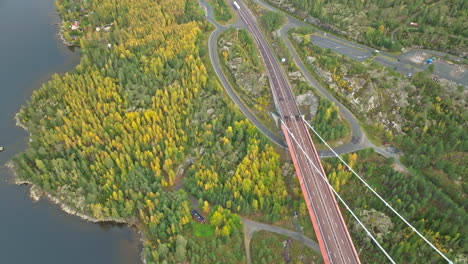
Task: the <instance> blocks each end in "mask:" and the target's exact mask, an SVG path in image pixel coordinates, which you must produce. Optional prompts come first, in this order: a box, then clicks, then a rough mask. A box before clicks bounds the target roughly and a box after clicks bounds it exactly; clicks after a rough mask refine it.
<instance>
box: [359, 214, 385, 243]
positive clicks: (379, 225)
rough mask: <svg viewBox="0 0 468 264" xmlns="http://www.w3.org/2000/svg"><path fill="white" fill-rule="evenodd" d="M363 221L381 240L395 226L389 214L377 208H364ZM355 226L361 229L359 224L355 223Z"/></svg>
mask: <svg viewBox="0 0 468 264" xmlns="http://www.w3.org/2000/svg"><path fill="white" fill-rule="evenodd" d="M361 221H362V223H363V224H364V225H365V226H366V227H367V228H368V229H370V231H371V232H372V233H373V235H374V236H376V238H377V239H378V240H380V241H381V240H382V238H383V237H384V236H385V235H387V234H388V233H389V232H390V231H391V230H392V229H393V226H394V225H393V223H392V220H391V219H390V217H389V216H387V215H386V214H384V213H382V212H379V211H376V210H375V209H371V210H369V211H368V210H363V212H362V213H361ZM354 228H356V229H359V230H361V227H360V226H358V224H355V226H354Z"/></svg>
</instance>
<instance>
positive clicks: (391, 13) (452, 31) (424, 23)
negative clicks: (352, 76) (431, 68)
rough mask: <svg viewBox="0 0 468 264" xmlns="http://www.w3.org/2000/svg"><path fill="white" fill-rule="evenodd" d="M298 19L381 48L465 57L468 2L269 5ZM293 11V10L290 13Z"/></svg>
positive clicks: (300, 0)
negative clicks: (328, 26) (313, 21)
mask: <svg viewBox="0 0 468 264" xmlns="http://www.w3.org/2000/svg"><path fill="white" fill-rule="evenodd" d="M267 1H268V2H270V3H272V4H274V5H279V6H280V7H282V8H285V9H287V10H289V11H292V10H294V13H295V14H296V15H298V16H301V17H305V16H308V15H310V16H312V17H313V18H315V19H319V20H320V22H321V23H324V24H331V25H333V26H335V27H337V28H338V30H337V31H340V32H341V33H342V34H343V35H345V36H346V37H348V38H349V39H352V40H358V41H360V42H363V43H365V44H368V45H371V46H374V47H376V48H379V49H387V50H390V51H399V50H400V49H401V48H402V47H420V48H426V49H434V50H439V51H444V52H448V53H452V54H455V55H463V54H466V46H467V44H468V24H467V21H466V17H467V15H468V13H467V12H468V11H467V10H468V6H467V2H466V1H464V0H454V1H449V0H442V1H438V0H416V1H414V0H398V1H388V0H371V1H361V0H319V1H316V0H287V1H284V2H283V1H277V0H267ZM291 7H293V9H291Z"/></svg>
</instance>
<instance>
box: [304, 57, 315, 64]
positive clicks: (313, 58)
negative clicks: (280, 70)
mask: <svg viewBox="0 0 468 264" xmlns="http://www.w3.org/2000/svg"><path fill="white" fill-rule="evenodd" d="M306 60H307V62H308V63H309V64H313V63H314V62H315V61H316V60H317V58H315V57H312V56H307V58H306Z"/></svg>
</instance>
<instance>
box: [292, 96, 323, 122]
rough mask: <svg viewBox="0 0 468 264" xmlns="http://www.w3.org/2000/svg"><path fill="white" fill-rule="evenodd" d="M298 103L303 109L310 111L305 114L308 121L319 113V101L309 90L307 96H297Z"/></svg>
mask: <svg viewBox="0 0 468 264" xmlns="http://www.w3.org/2000/svg"><path fill="white" fill-rule="evenodd" d="M296 102H297V104H298V105H299V107H300V108H301V109H308V111H307V112H304V113H305V114H306V115H307V117H306V118H307V119H309V118H312V117H314V116H315V114H316V113H317V108H318V105H319V100H318V98H317V96H316V95H315V94H314V93H312V91H310V90H309V91H307V92H306V93H305V94H301V95H299V96H297V97H296Z"/></svg>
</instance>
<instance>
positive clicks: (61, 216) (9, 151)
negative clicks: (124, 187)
mask: <svg viewBox="0 0 468 264" xmlns="http://www.w3.org/2000/svg"><path fill="white" fill-rule="evenodd" d="M58 22H59V18H58V16H57V15H56V9H55V6H54V0H0V35H1V41H0V146H3V147H5V150H4V151H3V152H1V153H0V164H1V165H0V263H2V264H3V263H5V264H10V263H11V264H26V263H27V264H30V263H47V264H63V263H67V264H81V263H86V264H94V263H96V264H107V263H109V264H127V263H131V264H133V263H140V252H141V243H140V241H139V239H140V236H139V234H138V233H137V231H136V230H135V229H134V228H130V227H127V226H126V225H122V224H118V225H116V224H112V223H99V224H95V223H90V222H86V221H83V220H81V219H80V218H78V217H76V216H72V215H69V214H67V213H65V212H63V211H62V210H61V209H60V208H59V206H58V205H55V204H53V203H51V202H49V201H48V200H47V199H41V200H39V201H38V202H33V201H32V200H31V199H30V198H29V186H27V185H20V186H18V185H14V184H12V182H13V174H12V172H11V171H10V170H9V169H7V168H6V167H4V166H3V164H5V163H6V162H7V161H8V160H10V159H11V158H12V157H13V156H14V155H15V154H17V153H18V152H20V151H24V150H25V149H26V147H27V142H28V138H27V136H28V133H27V132H26V131H24V130H23V129H22V128H20V127H17V126H16V123H15V120H14V116H15V114H16V113H17V112H18V111H19V109H20V107H21V105H23V104H25V103H26V102H27V101H28V99H29V97H30V96H31V94H32V92H33V91H34V90H36V89H38V88H39V87H40V86H41V85H42V83H44V82H46V81H47V80H50V78H51V76H52V74H53V73H56V72H57V73H64V72H67V71H70V70H71V69H73V67H74V66H75V65H77V64H78V63H79V57H80V55H79V49H78V48H73V47H72V48H69V47H66V46H65V45H63V44H62V43H61V42H60V39H59V37H58V36H57V32H58V27H57V23H58Z"/></svg>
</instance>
